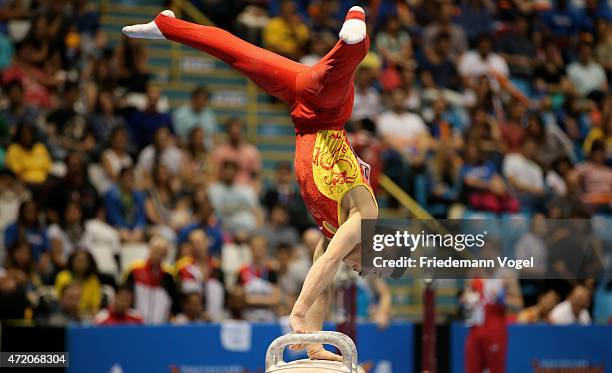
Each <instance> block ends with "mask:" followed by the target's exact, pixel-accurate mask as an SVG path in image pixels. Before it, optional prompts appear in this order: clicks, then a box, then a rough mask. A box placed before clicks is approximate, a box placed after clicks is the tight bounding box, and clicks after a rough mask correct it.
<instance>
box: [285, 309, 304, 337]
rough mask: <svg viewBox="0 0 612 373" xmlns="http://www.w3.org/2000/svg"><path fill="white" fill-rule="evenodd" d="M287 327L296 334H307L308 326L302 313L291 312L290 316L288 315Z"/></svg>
mask: <svg viewBox="0 0 612 373" xmlns="http://www.w3.org/2000/svg"><path fill="white" fill-rule="evenodd" d="M289 325H290V326H291V330H293V332H294V333H296V334H305V333H309V330H308V326H307V325H306V314H304V313H300V312H296V311H293V312H291V315H289Z"/></svg>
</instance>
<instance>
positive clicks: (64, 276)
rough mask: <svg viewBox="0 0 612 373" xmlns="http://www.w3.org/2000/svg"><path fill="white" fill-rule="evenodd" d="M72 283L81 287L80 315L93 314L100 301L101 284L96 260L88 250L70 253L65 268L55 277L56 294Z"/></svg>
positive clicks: (98, 307) (96, 311)
mask: <svg viewBox="0 0 612 373" xmlns="http://www.w3.org/2000/svg"><path fill="white" fill-rule="evenodd" d="M72 283H78V284H79V286H80V288H81V300H80V302H79V307H80V312H79V313H80V315H81V316H83V317H88V318H90V317H93V316H95V315H96V313H98V311H99V310H100V305H101V302H102V290H101V289H102V285H101V284H100V279H99V278H98V269H97V268H96V262H95V261H94V258H93V256H92V255H91V254H90V253H89V252H88V251H84V250H80V251H77V252H74V253H73V254H71V255H70V257H69V258H68V265H67V267H66V269H65V270H63V271H61V272H60V273H58V274H57V277H56V278H55V290H56V291H57V294H58V295H60V294H61V292H62V289H64V288H65V287H66V286H68V285H69V284H72Z"/></svg>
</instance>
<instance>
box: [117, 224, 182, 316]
mask: <svg viewBox="0 0 612 373" xmlns="http://www.w3.org/2000/svg"><path fill="white" fill-rule="evenodd" d="M169 246H170V243H169V242H168V240H166V239H165V238H163V237H161V236H153V238H151V240H150V241H149V250H150V252H149V257H148V258H147V259H146V260H145V261H137V262H135V263H133V264H132V265H131V266H130V268H129V269H128V272H127V273H128V275H127V279H126V282H125V286H126V287H128V288H129V289H131V290H132V293H133V294H134V308H135V309H136V310H138V311H139V312H140V314H141V315H142V318H143V320H144V322H145V324H161V323H165V322H167V321H168V320H169V319H170V316H171V314H177V313H178V311H179V309H178V307H179V300H178V297H179V291H178V289H177V286H176V283H175V281H174V277H173V276H172V269H171V268H167V266H166V265H165V264H163V261H164V259H166V257H167V256H168V250H169Z"/></svg>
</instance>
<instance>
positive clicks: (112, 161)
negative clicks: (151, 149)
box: [101, 127, 134, 193]
mask: <svg viewBox="0 0 612 373" xmlns="http://www.w3.org/2000/svg"><path fill="white" fill-rule="evenodd" d="M127 147H128V133H127V130H126V129H125V128H123V127H115V128H114V129H113V131H112V133H111V138H110V147H109V148H108V149H106V150H104V152H102V156H101V161H102V168H103V170H104V180H103V182H102V187H101V189H102V190H101V192H102V193H103V192H105V191H107V190H108V189H109V188H110V186H111V185H112V184H113V183H115V182H116V181H117V178H118V176H119V171H121V169H122V168H126V167H130V166H132V164H133V163H134V162H133V160H132V157H131V156H130V155H129V154H128V152H127Z"/></svg>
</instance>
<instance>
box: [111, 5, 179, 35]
mask: <svg viewBox="0 0 612 373" xmlns="http://www.w3.org/2000/svg"><path fill="white" fill-rule="evenodd" d="M160 14H161V15H164V16H167V17H172V18H175V16H174V12H173V11H171V10H164V11H163V12H161V13H160ZM121 31H123V33H124V34H125V35H127V36H129V37H130V38H137V39H165V37H164V35H163V34H162V33H161V31H159V28H158V27H157V25H156V24H155V21H151V22H149V23H145V24H141V25H133V26H125V27H124V28H123V29H122V30H121Z"/></svg>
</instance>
